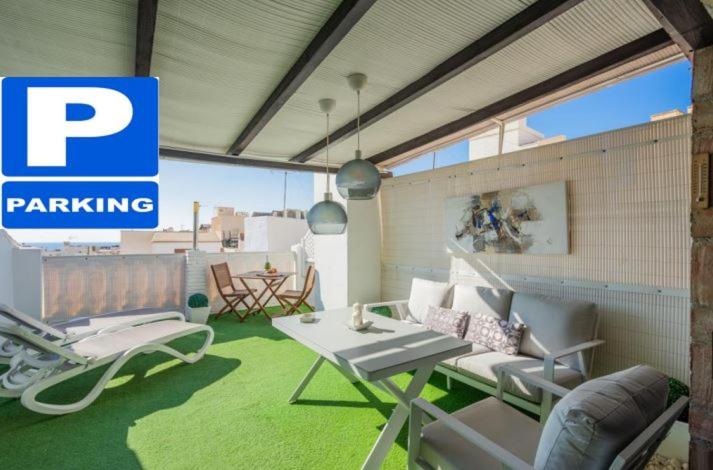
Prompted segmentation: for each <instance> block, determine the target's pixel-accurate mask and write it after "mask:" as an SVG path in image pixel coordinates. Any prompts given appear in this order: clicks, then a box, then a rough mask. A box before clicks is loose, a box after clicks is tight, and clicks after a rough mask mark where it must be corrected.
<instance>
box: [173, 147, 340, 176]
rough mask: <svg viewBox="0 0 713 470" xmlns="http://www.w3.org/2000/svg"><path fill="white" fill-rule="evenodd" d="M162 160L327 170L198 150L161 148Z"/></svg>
mask: <svg viewBox="0 0 713 470" xmlns="http://www.w3.org/2000/svg"><path fill="white" fill-rule="evenodd" d="M159 155H160V156H161V158H166V159H169V160H180V161H186V162H194V163H215V164H220V165H240V166H248V167H253V168H266V169H270V170H289V171H306V172H311V173H324V172H325V171H326V168H325V167H324V166H319V165H304V164H301V163H290V162H286V161H275V160H258V159H255V158H243V157H237V156H234V155H221V154H217V153H205V152H200V151H196V150H186V149H176V148H171V147H160V148H159ZM337 171H338V168H330V169H329V172H330V173H336V172H337Z"/></svg>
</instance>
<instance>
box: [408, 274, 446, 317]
mask: <svg viewBox="0 0 713 470" xmlns="http://www.w3.org/2000/svg"><path fill="white" fill-rule="evenodd" d="M447 294H448V283H446V282H435V281H429V280H427V279H419V278H417V277H414V278H413V280H412V281H411V295H409V298H408V315H407V317H406V318H405V320H407V321H411V322H416V323H423V322H424V321H425V320H426V315H427V314H428V307H430V306H431V305H432V306H434V307H442V306H443V301H444V300H445V298H446V295H447Z"/></svg>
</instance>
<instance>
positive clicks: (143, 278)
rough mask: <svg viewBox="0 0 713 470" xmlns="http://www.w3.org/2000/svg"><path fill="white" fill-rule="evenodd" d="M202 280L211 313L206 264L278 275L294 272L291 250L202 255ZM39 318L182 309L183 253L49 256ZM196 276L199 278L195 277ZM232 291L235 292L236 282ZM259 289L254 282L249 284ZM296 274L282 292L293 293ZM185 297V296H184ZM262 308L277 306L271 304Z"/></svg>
mask: <svg viewBox="0 0 713 470" xmlns="http://www.w3.org/2000/svg"><path fill="white" fill-rule="evenodd" d="M203 255H204V256H205V266H204V267H201V268H200V269H201V270H202V271H203V275H204V276H205V278H204V282H200V283H199V284H200V285H201V286H202V287H201V290H205V292H206V294H207V295H208V298H209V299H210V302H211V307H212V310H213V311H217V310H219V309H220V308H221V307H222V306H223V305H224V303H223V301H222V299H221V298H220V296H219V295H218V292H217V290H216V287H215V280H214V279H213V276H212V273H211V271H210V265H211V264H217V263H222V262H227V263H228V266H229V267H230V271H231V273H232V274H234V275H235V274H240V273H244V272H247V271H256V270H261V269H263V268H264V266H265V261H266V260H267V259H269V261H270V264H271V265H272V266H274V267H275V268H277V269H278V270H280V271H287V272H295V269H296V266H295V258H294V254H293V253H292V252H279V253H260V252H255V253H243V252H234V253H204V254H203ZM42 271H43V284H44V288H43V297H44V315H43V316H44V318H45V319H46V320H48V321H60V320H65V319H68V318H73V317H77V316H86V315H96V314H99V313H105V312H111V311H116V310H127V309H132V308H141V307H157V308H165V309H171V310H178V311H181V312H182V311H184V304H185V299H186V294H187V292H186V281H187V277H186V276H187V265H186V255H185V254H158V255H108V256H51V257H44V258H43V259H42ZM199 276H200V275H199ZM235 284H236V287H238V288H241V284H240V283H239V281H238V280H236V281H235ZM249 284H250V285H251V287H255V288H258V289H260V290H262V289H263V288H264V284H262V283H261V282H260V281H249ZM295 288H296V276H292V277H290V278H289V279H288V280H287V281H286V282H285V284H284V285H283V287H282V289H283V290H284V289H295ZM188 293H190V292H188ZM268 305H277V302H275V301H274V300H273V301H271V302H270V303H269V304H268Z"/></svg>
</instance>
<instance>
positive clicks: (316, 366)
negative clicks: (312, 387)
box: [287, 356, 324, 403]
mask: <svg viewBox="0 0 713 470" xmlns="http://www.w3.org/2000/svg"><path fill="white" fill-rule="evenodd" d="M323 362H324V358H323V357H322V356H319V357H318V358H317V360H316V361H314V364H312V367H310V368H309V370H308V371H307V375H305V377H304V379H302V382H300V384H299V385H298V386H297V388H296V389H295V391H294V392H292V396H291V397H290V398H289V400H287V401H288V402H289V403H294V402H296V401H297V400H298V399H299V398H300V395H301V394H302V392H303V391H304V389H305V388H306V387H307V384H309V382H310V380H312V377H314V374H316V373H317V371H318V370H319V368H320V366H321V365H322V363H323Z"/></svg>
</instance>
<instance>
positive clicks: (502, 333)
mask: <svg viewBox="0 0 713 470" xmlns="http://www.w3.org/2000/svg"><path fill="white" fill-rule="evenodd" d="M524 330H525V325H523V324H522V323H512V324H510V323H508V322H507V320H501V319H499V318H495V317H491V316H490V315H483V314H482V313H474V314H472V315H471V316H470V326H469V327H468V331H467V332H466V334H465V338H464V339H465V340H466V341H470V342H472V343H478V344H482V345H483V346H486V347H488V348H490V349H492V350H494V351H499V352H502V353H505V354H509V355H511V356H514V355H515V354H517V352H518V351H519V350H520V340H522V334H523V332H524Z"/></svg>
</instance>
